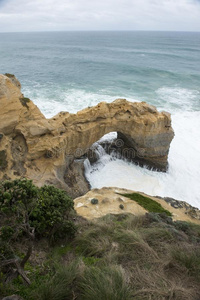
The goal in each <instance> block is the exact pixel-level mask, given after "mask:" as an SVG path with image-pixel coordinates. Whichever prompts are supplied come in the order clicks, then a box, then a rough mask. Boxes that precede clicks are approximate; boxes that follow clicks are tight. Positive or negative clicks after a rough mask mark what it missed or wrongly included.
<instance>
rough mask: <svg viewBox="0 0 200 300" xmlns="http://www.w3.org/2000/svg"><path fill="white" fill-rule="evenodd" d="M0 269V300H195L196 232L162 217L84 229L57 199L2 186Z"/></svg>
mask: <svg viewBox="0 0 200 300" xmlns="http://www.w3.org/2000/svg"><path fill="white" fill-rule="evenodd" d="M142 200H143V201H144V199H142ZM133 201H135V200H133ZM0 268H1V270H0V299H1V298H3V297H4V296H7V295H12V294H16V295H20V296H21V297H22V298H23V299H24V300H26V299H27V300H36V299H37V300H47V299H48V300H51V299H54V300H65V299H71V300H72V299H77V300H79V299H81V300H82V299H83V300H84V299H85V300H94V299H100V300H103V299H107V300H122V299H123V300H129V299H137V300H146V299H155V300H157V299H166V300H167V299H176V300H190V299H191V300H192V299H193V300H195V299H196V300H198V299H199V298H200V288H199V286H200V226H199V225H195V224H192V223H187V222H183V221H176V222H174V221H173V220H172V218H171V217H170V216H168V215H167V214H166V212H162V213H157V212H149V213H148V214H146V215H144V216H134V215H132V214H126V213H123V211H122V213H121V214H119V215H112V214H109V215H106V216H104V217H102V218H99V219H96V220H93V221H87V220H86V219H84V218H82V217H80V216H78V215H76V213H75V211H74V209H73V201H72V200H71V198H70V197H69V196H68V195H67V194H66V193H65V192H64V191H61V190H59V189H56V188H55V187H53V186H43V187H41V188H38V187H36V186H35V185H34V184H33V183H32V181H30V180H26V179H21V180H14V181H4V182H1V184H0Z"/></svg>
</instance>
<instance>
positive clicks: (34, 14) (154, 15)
mask: <svg viewBox="0 0 200 300" xmlns="http://www.w3.org/2000/svg"><path fill="white" fill-rule="evenodd" d="M47 30H48V31H59V30H178V31H179V30H182V31H200V0H0V32H8V31H11V32H13V31H14V32H15V31H47Z"/></svg>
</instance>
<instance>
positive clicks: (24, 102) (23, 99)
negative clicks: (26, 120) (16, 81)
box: [19, 97, 31, 109]
mask: <svg viewBox="0 0 200 300" xmlns="http://www.w3.org/2000/svg"><path fill="white" fill-rule="evenodd" d="M19 100H20V102H21V104H22V105H23V106H25V107H26V108H27V109H29V106H28V103H29V102H30V101H31V100H30V99H29V98H25V97H23V98H20V99H19Z"/></svg>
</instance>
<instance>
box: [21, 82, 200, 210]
mask: <svg viewBox="0 0 200 300" xmlns="http://www.w3.org/2000/svg"><path fill="white" fill-rule="evenodd" d="M24 93H25V95H26V96H30V98H31V99H33V100H34V102H35V103H36V105H38V107H39V108H40V109H41V110H42V112H43V113H44V114H45V116H46V117H52V116H53V115H55V114H56V113H58V112H60V111H69V112H71V113H75V112H77V111H78V110H80V109H83V108H85V107H87V106H93V105H96V104H97V103H98V102H100V101H107V102H111V101H113V100H115V99H116V98H119V96H109V95H106V94H103V93H99V94H98V93H89V92H86V91H83V90H77V89H68V90H65V91H62V92H61V91H58V94H59V99H49V97H48V95H47V94H46V91H45V90H44V92H43V93H40V96H38V95H37V94H33V91H31V90H30V91H29V90H26V91H24ZM156 93H157V97H158V99H157V100H158V102H157V104H156V106H158V108H159V109H162V110H163V109H164V110H168V111H170V112H171V113H172V126H173V128H174V131H175V138H174V140H173V141H172V143H171V147H170V152H169V170H168V172H167V173H158V172H153V171H150V170H147V169H145V168H140V167H139V166H135V165H133V164H132V163H130V162H126V161H125V160H120V159H116V158H115V159H113V158H112V157H110V156H109V155H107V154H105V153H103V154H102V153H101V154H100V156H101V157H100V159H99V161H98V164H97V165H94V166H92V167H91V166H90V164H89V162H88V161H86V163H85V167H86V176H87V178H88V180H89V182H90V184H91V186H92V187H93V188H95V187H96V188H100V187H103V186H116V187H123V188H128V189H133V190H138V191H143V192H145V193H147V194H150V195H159V196H169V197H173V198H176V199H179V200H184V201H187V202H189V203H190V204H192V205H194V206H197V207H199V208H200V183H199V178H200V151H199V150H200V134H199V128H200V112H199V111H196V112H195V111H192V110H193V108H194V107H195V105H196V106H198V102H199V98H200V95H199V92H198V91H196V90H188V89H184V88H178V87H177V88H174V87H162V88H160V89H158V90H157V91H156ZM32 95H33V96H34V97H32ZM127 100H132V99H127ZM132 101H135V100H132ZM115 137H116V133H110V134H109V135H108V136H106V137H103V139H104V140H105V139H110V140H111V139H113V138H115Z"/></svg>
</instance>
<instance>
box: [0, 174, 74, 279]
mask: <svg viewBox="0 0 200 300" xmlns="http://www.w3.org/2000/svg"><path fill="white" fill-rule="evenodd" d="M72 210H73V201H72V199H71V198H69V197H68V196H67V194H66V193H65V192H64V191H61V190H59V189H57V188H55V187H53V186H44V187H42V188H37V187H36V186H35V185H34V184H33V183H32V181H31V180H27V179H17V180H14V181H4V182H1V183H0V267H1V269H2V272H3V273H9V274H8V278H10V279H6V280H7V281H9V280H10V281H11V280H13V279H15V278H16V277H17V276H18V275H21V277H22V278H23V279H24V281H26V283H28V284H30V280H29V278H28V277H27V276H26V274H25V272H24V267H25V264H26V263H27V261H28V259H29V258H30V256H31V254H32V249H33V243H34V240H35V237H41V236H42V237H43V236H45V237H47V238H48V240H49V241H50V242H55V241H56V240H58V239H60V238H64V237H66V238H71V237H73V236H74V234H75V232H76V227H75V225H74V223H73V222H72V221H71V220H70V218H69V215H70V213H71V211H72ZM17 243H22V244H26V246H27V249H26V250H25V249H24V246H23V247H22V249H23V250H24V251H26V252H25V253H24V254H22V253H21V256H22V258H21V257H19V256H18V255H16V250H17ZM20 250H21V249H20ZM20 252H21V251H20ZM15 269H17V272H15Z"/></svg>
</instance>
